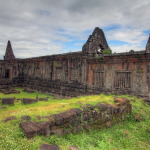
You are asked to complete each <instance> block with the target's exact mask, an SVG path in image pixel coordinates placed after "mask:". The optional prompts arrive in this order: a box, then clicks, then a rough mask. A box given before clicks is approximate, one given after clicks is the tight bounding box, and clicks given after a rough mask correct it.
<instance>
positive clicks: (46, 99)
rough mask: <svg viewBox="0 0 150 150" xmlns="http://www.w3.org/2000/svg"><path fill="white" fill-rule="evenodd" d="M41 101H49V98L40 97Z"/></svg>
mask: <svg viewBox="0 0 150 150" xmlns="http://www.w3.org/2000/svg"><path fill="white" fill-rule="evenodd" d="M38 100H39V101H48V98H39V99H38Z"/></svg>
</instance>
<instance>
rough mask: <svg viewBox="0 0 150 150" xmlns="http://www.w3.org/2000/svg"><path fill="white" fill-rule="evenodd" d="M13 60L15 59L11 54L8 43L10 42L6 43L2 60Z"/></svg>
mask: <svg viewBox="0 0 150 150" xmlns="http://www.w3.org/2000/svg"><path fill="white" fill-rule="evenodd" d="M13 59H15V55H14V53H13V50H12V47H11V43H10V41H8V43H7V47H6V53H5V56H4V60H13Z"/></svg>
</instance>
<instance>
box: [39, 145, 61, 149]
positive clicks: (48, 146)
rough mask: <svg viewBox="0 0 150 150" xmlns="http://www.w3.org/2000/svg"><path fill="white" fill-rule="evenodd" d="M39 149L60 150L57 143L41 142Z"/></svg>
mask: <svg viewBox="0 0 150 150" xmlns="http://www.w3.org/2000/svg"><path fill="white" fill-rule="evenodd" d="M40 150H60V148H59V147H58V146H57V145H49V144H41V146H40Z"/></svg>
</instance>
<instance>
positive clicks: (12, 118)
mask: <svg viewBox="0 0 150 150" xmlns="http://www.w3.org/2000/svg"><path fill="white" fill-rule="evenodd" d="M16 119H17V118H16V117H15V116H11V117H8V118H6V119H5V120H4V122H8V121H11V120H16Z"/></svg>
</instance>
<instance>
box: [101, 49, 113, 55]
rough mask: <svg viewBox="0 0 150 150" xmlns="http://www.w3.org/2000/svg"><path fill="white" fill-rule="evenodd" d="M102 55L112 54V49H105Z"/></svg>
mask: <svg viewBox="0 0 150 150" xmlns="http://www.w3.org/2000/svg"><path fill="white" fill-rule="evenodd" d="M102 54H112V51H111V50H110V49H104V50H103V51H102Z"/></svg>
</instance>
